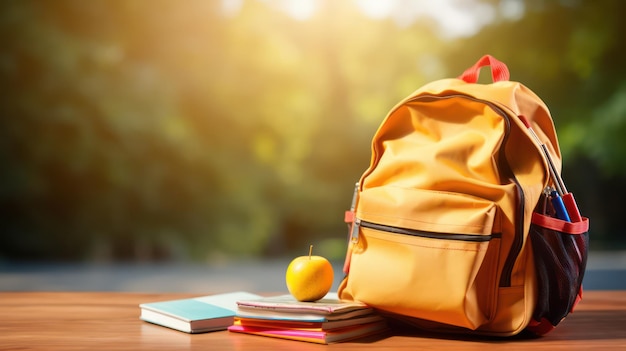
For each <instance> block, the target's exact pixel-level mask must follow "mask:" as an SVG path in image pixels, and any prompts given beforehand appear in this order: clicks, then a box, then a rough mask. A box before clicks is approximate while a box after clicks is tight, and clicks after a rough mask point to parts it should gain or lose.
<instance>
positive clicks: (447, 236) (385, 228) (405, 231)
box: [355, 220, 500, 242]
mask: <svg viewBox="0 0 626 351" xmlns="http://www.w3.org/2000/svg"><path fill="white" fill-rule="evenodd" d="M355 226H359V227H363V228H369V229H374V230H378V231H382V232H387V233H393V234H402V235H410V236H416V237H420V238H428V239H441V240H458V241H470V242H485V241H490V240H491V239H492V238H494V237H495V238H497V237H500V234H499V233H492V234H490V235H477V234H452V233H437V232H428V231H424V230H417V229H409V228H402V227H396V226H390V225H385V224H378V223H373V222H368V221H363V220H357V221H356V222H355ZM357 235H358V229H357Z"/></svg>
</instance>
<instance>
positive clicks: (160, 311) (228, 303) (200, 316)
mask: <svg viewBox="0 0 626 351" xmlns="http://www.w3.org/2000/svg"><path fill="white" fill-rule="evenodd" d="M258 298H260V296H259V295H255V294H251V293H247V292H233V293H226V294H219V295H210V296H202V297H196V298H191V299H181V300H169V301H159V302H151V303H143V304H140V305H139V307H140V308H141V316H140V317H139V318H141V319H142V320H144V321H146V322H150V323H154V324H158V325H161V326H164V327H168V328H172V329H176V330H180V331H183V332H186V333H204V332H209V331H215V330H225V329H226V328H228V327H229V326H231V325H232V324H233V321H234V317H235V313H236V311H237V301H239V300H247V299H258Z"/></svg>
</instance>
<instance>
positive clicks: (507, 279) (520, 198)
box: [351, 94, 525, 287]
mask: <svg viewBox="0 0 626 351" xmlns="http://www.w3.org/2000/svg"><path fill="white" fill-rule="evenodd" d="M451 98H462V99H468V100H472V101H476V102H479V103H482V104H485V105H487V106H489V107H490V108H491V109H492V110H493V111H495V112H496V113H497V114H498V115H500V116H501V117H502V118H503V120H504V122H505V123H504V124H505V131H504V137H503V139H502V144H501V145H500V150H499V153H498V154H499V158H500V160H499V161H500V162H499V163H500V164H502V165H505V169H504V171H506V172H507V173H508V177H509V180H510V181H511V182H513V183H514V184H515V189H516V190H517V206H516V207H517V213H516V220H515V233H514V237H513V242H512V244H511V249H510V250H509V254H508V255H507V257H506V260H505V262H504V266H503V267H502V274H501V275H500V282H499V286H501V287H509V286H511V275H512V274H513V266H514V265H515V261H517V257H518V256H519V254H520V252H521V251H522V247H523V244H524V235H523V233H524V222H523V221H522V220H520V218H524V207H525V199H524V192H523V191H522V187H521V185H520V183H519V181H518V180H517V178H516V177H515V173H513V170H512V169H511V166H510V165H509V162H508V160H507V159H506V155H505V154H504V147H505V146H506V143H507V141H508V139H509V134H510V132H511V120H510V116H509V114H508V113H507V112H505V111H504V110H503V109H502V108H501V107H500V106H498V105H496V104H494V103H492V102H490V101H486V100H482V99H477V98H474V97H472V96H469V95H464V94H451V95H445V96H438V95H419V96H415V97H412V98H408V99H406V100H405V101H403V102H401V103H399V104H398V105H397V106H396V107H395V108H394V109H393V110H392V111H391V112H389V114H388V115H387V116H388V117H389V116H391V115H392V114H393V113H394V112H395V111H396V110H398V109H399V108H400V107H402V106H404V105H405V104H407V103H409V102H413V101H427V100H431V101H432V100H443V99H451ZM386 119H387V118H386ZM386 119H385V121H386ZM385 121H383V123H384V122H385ZM373 152H374V157H373V158H372V159H374V160H379V157H378V148H376V147H374V148H373ZM374 166H375V165H371V166H370V168H369V169H368V170H367V171H366V172H365V174H363V176H362V177H361V181H360V182H359V183H360V187H361V189H362V187H363V184H364V179H365V178H366V177H367V176H368V175H369V173H371V172H372V170H373V169H374ZM358 227H359V224H358V223H357V222H356V221H355V225H354V226H353V228H352V233H351V238H352V239H351V240H352V242H353V243H354V242H356V241H358V236H359V233H358V232H359V229H358Z"/></svg>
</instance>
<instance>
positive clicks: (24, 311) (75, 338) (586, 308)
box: [0, 291, 626, 351]
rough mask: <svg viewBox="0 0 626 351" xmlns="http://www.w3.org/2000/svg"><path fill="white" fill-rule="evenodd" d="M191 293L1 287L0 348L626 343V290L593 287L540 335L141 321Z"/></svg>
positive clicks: (275, 349)
mask: <svg viewBox="0 0 626 351" xmlns="http://www.w3.org/2000/svg"><path fill="white" fill-rule="evenodd" d="M185 297H193V296H192V295H189V294H138V293H98V292H4V293H0V350H11V349H15V350H18V349H19V350H91V351H97V350H151V351H153V350H165V349H167V350H194V349H197V350H272V351H281V350H297V351H307V350H322V349H326V348H329V349H345V350H372V349H377V350H378V349H381V350H382V349H384V350H387V349H394V350H398V349H399V350H403V349H406V350H422V349H438V350H481V351H486V350H491V349H494V350H495V349H498V350H500V349H504V350H533V351H535V350H554V349H555V348H563V349H565V350H609V349H616V350H626V291H587V292H585V296H584V299H583V301H582V303H581V304H580V305H579V306H578V308H577V310H576V312H575V313H573V314H571V315H570V316H568V318H567V319H566V320H565V321H563V322H562V323H561V324H560V325H559V327H558V328H557V329H556V330H555V331H553V332H552V333H550V334H548V335H547V336H544V337H542V338H538V339H520V338H514V339H504V340H503V339H490V338H474V339H472V338H454V337H449V336H448V337H440V336H433V335H429V334H427V333H423V332H415V331H414V332H407V331H403V332H398V331H395V332H391V333H389V334H385V335H380V336H375V337H370V338H366V339H363V340H358V341H352V342H346V343H340V344H331V345H316V344H310V343H304V342H297V341H289V340H280V339H273V338H267V337H260V336H252V335H244V334H235V333H229V332H227V331H221V332H214V333H206V334H196V335H190V334H186V333H182V332H177V331H174V330H170V329H167V328H163V327H159V326H156V325H152V324H149V323H146V322H143V321H141V320H139V307H138V305H139V304H140V303H142V302H149V301H158V300H167V299H174V298H185Z"/></svg>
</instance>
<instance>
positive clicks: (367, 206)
mask: <svg viewBox="0 0 626 351" xmlns="http://www.w3.org/2000/svg"><path fill="white" fill-rule="evenodd" d="M400 199H401V200H402V201H400ZM399 204H401V205H399ZM357 217H358V222H357V226H358V229H357V230H358V238H353V239H356V240H354V248H353V253H352V262H351V268H350V273H349V278H348V280H347V286H346V289H349V290H350V293H351V294H352V296H353V297H354V298H355V299H357V300H360V301H363V302H365V303H367V304H370V305H371V306H373V307H375V308H378V309H380V310H383V311H387V312H391V313H397V314H401V315H404V316H410V317H415V318H419V319H424V320H429V321H434V322H442V323H446V324H451V325H456V326H459V327H465V328H469V329H476V328H478V327H479V326H480V325H482V324H484V323H485V322H486V321H488V320H489V318H490V317H491V316H490V313H491V312H492V311H491V310H492V308H491V306H492V304H493V303H494V301H495V300H494V299H495V297H494V294H495V291H496V286H497V282H496V279H495V277H496V269H495V267H496V264H495V262H496V261H495V260H497V254H498V249H497V248H498V246H499V245H490V243H491V242H492V241H493V240H497V239H499V237H500V236H499V234H500V233H499V232H498V230H497V229H498V226H497V220H496V205H495V204H494V203H493V202H490V201H487V200H484V199H480V198H476V197H473V196H468V195H462V194H454V193H445V192H434V191H426V190H415V189H402V188H395V187H384V188H374V189H368V190H366V191H364V192H362V194H361V198H360V200H359V211H358V212H357ZM494 248H495V250H494ZM492 260H493V261H492ZM486 261H489V262H490V263H493V264H486Z"/></svg>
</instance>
